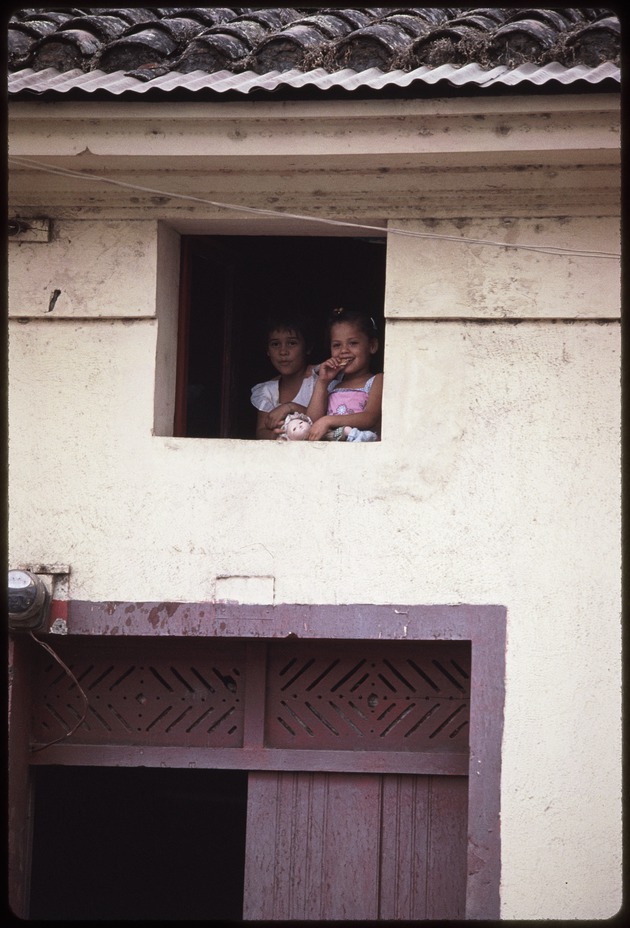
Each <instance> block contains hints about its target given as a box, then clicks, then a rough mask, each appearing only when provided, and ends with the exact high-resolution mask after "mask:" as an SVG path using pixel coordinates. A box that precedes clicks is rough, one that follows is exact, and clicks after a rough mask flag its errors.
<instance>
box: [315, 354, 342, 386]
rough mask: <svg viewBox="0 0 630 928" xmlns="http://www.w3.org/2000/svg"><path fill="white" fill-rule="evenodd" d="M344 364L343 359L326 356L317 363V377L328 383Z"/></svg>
mask: <svg viewBox="0 0 630 928" xmlns="http://www.w3.org/2000/svg"><path fill="white" fill-rule="evenodd" d="M345 366H346V362H345V361H339V360H338V359H337V358H328V360H327V361H322V363H321V364H320V365H319V375H318V376H319V379H320V380H323V381H324V383H330V382H331V380H334V379H335V377H336V376H337V375H338V374H339V372H340V371H342V370H343V369H344V367H345Z"/></svg>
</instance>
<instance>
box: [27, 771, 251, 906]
mask: <svg viewBox="0 0 630 928" xmlns="http://www.w3.org/2000/svg"><path fill="white" fill-rule="evenodd" d="M35 796H36V800H35V818H34V821H35V830H34V838H33V871H32V884H31V911H30V918H31V919H38V920H42V919H64V920H67V919H82V920H94V921H98V920H113V919H115V920H120V919H150V920H154V921H181V920H188V919H203V920H204V921H218V920H222V921H230V920H231V921H239V920H241V919H242V912H243V871H244V860H245V823H246V814H247V773H246V772H244V771H240V770H190V769H185V770H180V769H161V768H147V767H132V768H129V767H65V766H58V767H46V766H43V767H39V768H38V769H37V770H36V783H35Z"/></svg>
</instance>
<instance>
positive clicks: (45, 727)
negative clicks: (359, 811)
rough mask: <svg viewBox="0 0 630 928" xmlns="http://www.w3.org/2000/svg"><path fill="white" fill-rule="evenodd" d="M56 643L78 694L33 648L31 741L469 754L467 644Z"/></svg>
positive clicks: (97, 640) (63, 674) (101, 639)
mask: <svg viewBox="0 0 630 928" xmlns="http://www.w3.org/2000/svg"><path fill="white" fill-rule="evenodd" d="M53 644H54V647H55V650H56V651H57V653H58V654H59V656H60V658H61V659H62V660H63V661H64V662H65V663H66V664H67V666H68V667H69V668H70V670H71V671H72V673H73V674H74V676H75V677H76V679H77V681H78V683H79V686H80V690H79V687H77V685H76V683H75V682H74V681H73V680H72V679H71V678H70V677H69V675H68V674H67V673H66V672H65V671H64V669H63V668H62V666H61V665H60V664H59V663H58V662H57V661H55V659H54V658H53V657H52V656H50V655H49V654H46V653H44V652H42V654H40V655H38V658H39V668H38V672H37V673H36V680H37V684H36V686H37V689H38V692H37V696H36V699H35V700H34V707H33V724H32V740H33V742H34V743H35V744H36V745H43V744H50V743H51V742H54V741H55V740H56V739H62V740H63V744H64V745H68V746H71V745H77V746H78V745H86V746H92V745H146V746H147V747H149V746H153V747H164V748H175V747H178V748H195V747H206V748H216V749H225V748H240V747H246V748H247V749H248V750H249V751H251V750H254V751H267V750H268V749H282V750H284V751H286V750H287V749H289V750H292V749H301V750H304V749H311V750H320V751H321V750H323V751H327V750H328V751H329V750H336V751H346V752H347V751H350V752H355V751H371V752H422V753H424V754H436V755H437V754H440V755H447V754H449V753H452V754H455V753H457V754H459V755H460V756H461V755H462V754H463V753H465V752H467V750H468V730H469V709H470V643H469V642H465V641H413V642H392V641H388V642H380V641H336V642H332V641H322V640H316V641H304V640H298V639H290V640H288V639H284V640H280V641H277V640H275V641H254V642H252V641H250V642H249V643H247V644H246V643H245V642H244V641H243V640H238V639H236V640H230V639H205V640H199V639H197V640H195V641H192V640H190V639H188V640H187V639H181V638H180V639H160V638H158V639H153V640H147V639H133V640H130V639H126V640H125V639H114V638H104V637H99V638H92V639H88V638H84V637H76V638H67V639H63V638H60V639H57V640H55V641H54V642H53ZM81 691H82V693H83V695H82V693H81ZM85 698H87V706H86V704H85ZM83 715H84V718H83V719H82V721H81V722H80V724H77V723H78V722H79V720H80V719H81V718H82V716H83ZM68 733H71V734H70V735H68Z"/></svg>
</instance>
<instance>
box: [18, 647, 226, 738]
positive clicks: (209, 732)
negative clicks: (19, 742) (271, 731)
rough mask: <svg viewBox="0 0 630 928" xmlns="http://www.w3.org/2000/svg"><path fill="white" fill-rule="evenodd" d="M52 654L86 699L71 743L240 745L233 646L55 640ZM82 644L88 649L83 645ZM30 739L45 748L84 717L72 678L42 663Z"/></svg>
mask: <svg viewBox="0 0 630 928" xmlns="http://www.w3.org/2000/svg"><path fill="white" fill-rule="evenodd" d="M54 644H55V650H56V651H57V652H58V653H59V655H60V656H61V658H62V659H63V660H64V662H65V663H66V664H67V666H68V667H69V668H70V670H71V671H72V673H73V674H74V675H75V677H76V678H77V680H78V682H79V684H80V686H81V689H82V690H83V692H84V693H85V695H86V696H87V699H88V706H87V714H86V716H85V719H84V721H83V722H82V723H81V724H80V726H79V727H78V729H77V730H76V732H75V733H74V734H73V735H72V736H71V738H69V739H68V741H72V742H74V743H82V744H103V743H110V744H112V743H113V744H151V745H154V744H160V745H185V746H193V747H195V746H196V747H199V746H209V747H239V746H240V745H241V744H242V740H243V712H244V704H243V698H242V677H243V666H244V648H243V646H242V645H239V644H238V643H236V644H235V643H233V642H226V641H224V640H222V641H212V642H209V643H208V642H204V643H203V645H202V646H201V647H198V648H197V647H191V646H190V644H189V643H188V642H186V643H184V646H183V647H182V642H181V641H170V642H168V643H166V645H167V646H166V647H165V643H164V642H161V641H159V640H158V641H151V642H147V641H146V640H145V641H143V642H142V643H141V644H132V643H131V644H130V643H129V642H127V641H120V640H118V641H115V640H112V639H109V640H108V639H102V638H101V639H98V640H96V641H94V640H93V641H90V642H86V641H85V640H80V639H79V640H77V639H73V640H68V639H65V640H64V639H58V640H57V641H55V642H54ZM86 645H89V646H87V647H86ZM39 684H40V698H39V699H38V700H37V701H36V703H35V707H34V719H33V736H34V740H35V741H36V742H40V743H46V742H49V741H52V740H53V739H55V738H57V737H59V736H60V735H65V734H66V733H67V732H69V731H71V730H72V728H73V727H74V726H75V725H76V723H77V721H78V720H79V719H80V718H81V715H82V714H83V712H84V708H85V706H84V700H83V698H82V696H81V694H80V692H79V690H78V688H77V686H76V684H75V683H74V682H73V681H72V679H71V678H70V677H69V676H68V674H67V673H66V672H65V671H64V670H63V669H62V667H61V666H60V665H59V664H58V663H57V662H56V661H55V660H54V658H53V657H50V656H46V657H44V658H42V660H41V668H40V674H39Z"/></svg>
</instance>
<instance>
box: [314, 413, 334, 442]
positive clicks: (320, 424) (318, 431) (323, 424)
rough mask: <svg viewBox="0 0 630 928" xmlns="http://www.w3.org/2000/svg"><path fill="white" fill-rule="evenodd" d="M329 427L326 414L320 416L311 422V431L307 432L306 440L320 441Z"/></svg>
mask: <svg viewBox="0 0 630 928" xmlns="http://www.w3.org/2000/svg"><path fill="white" fill-rule="evenodd" d="M330 429H331V425H330V420H329V418H328V416H322V417H321V419H317V421H316V422H313V424H312V426H311V431H310V432H309V434H308V440H309V441H321V440H322V439H323V437H324V435H325V434H326V432H329V431H330Z"/></svg>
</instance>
